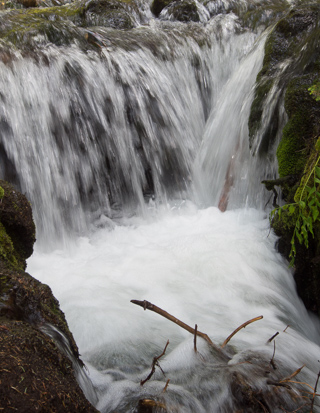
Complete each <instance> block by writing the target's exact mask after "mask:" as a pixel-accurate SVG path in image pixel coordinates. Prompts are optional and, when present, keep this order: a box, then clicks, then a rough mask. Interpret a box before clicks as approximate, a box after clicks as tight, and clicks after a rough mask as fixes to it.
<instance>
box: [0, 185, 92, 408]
mask: <svg viewBox="0 0 320 413" xmlns="http://www.w3.org/2000/svg"><path fill="white" fill-rule="evenodd" d="M0 188H1V189H2V190H3V193H2V191H1V194H2V195H3V196H2V198H1V199H0V346H1V349H2V350H1V354H0V365H1V381H0V406H1V407H2V408H3V409H4V411H9V409H10V410H15V411H19V412H31V411H35V410H37V411H43V412H44V411H46V412H61V411H68V412H89V413H91V412H92V413H93V412H96V409H94V408H93V407H92V406H91V404H90V403H89V402H88V400H87V399H86V398H85V396H84V394H83V392H82V390H81V389H80V387H79V386H78V383H77V381H76V378H75V370H74V369H75V364H77V365H79V366H81V365H82V362H81V360H80V359H79V354H78V349H77V346H76V343H75V341H74V339H73V336H72V334H71V333H70V331H69V328H68V325H67V322H66V320H65V316H64V314H63V313H62V311H61V310H60V308H59V302H58V301H57V300H56V299H55V297H54V296H53V295H52V292H51V290H50V288H49V287H48V286H47V285H44V284H42V283H40V282H39V281H37V280H36V279H34V278H33V277H32V276H31V275H29V274H28V273H26V272H25V271H24V269H25V268H26V259H27V258H28V257H29V256H30V255H31V254H32V251H33V244H34V242H35V225H34V222H33V219H32V210H31V206H30V204H29V202H28V200H27V199H26V197H25V196H24V195H22V194H21V193H19V192H18V191H17V190H16V189H15V188H14V187H13V186H12V185H10V184H8V183H7V182H4V181H0ZM1 194H0V195H1ZM48 326H54V328H55V329H58V331H60V332H61V333H62V334H63V335H64V337H65V338H66V340H67V342H68V346H69V351H70V353H71V354H72V361H71V359H69V358H68V357H66V353H63V352H62V351H61V349H59V343H58V342H56V341H53V340H52V339H51V338H50V337H49V336H48V335H47V334H44V332H43V331H44V329H45V328H48Z"/></svg>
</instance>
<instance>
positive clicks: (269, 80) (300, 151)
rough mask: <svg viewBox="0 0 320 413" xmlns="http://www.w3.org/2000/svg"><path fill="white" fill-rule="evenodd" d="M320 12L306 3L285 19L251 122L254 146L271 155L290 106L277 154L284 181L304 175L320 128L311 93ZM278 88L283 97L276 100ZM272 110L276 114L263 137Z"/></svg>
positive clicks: (319, 57)
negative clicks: (309, 147) (266, 115)
mask: <svg viewBox="0 0 320 413" xmlns="http://www.w3.org/2000/svg"><path fill="white" fill-rule="evenodd" d="M319 13H320V5H319V4H313V5H305V6H302V7H299V8H296V9H292V10H291V11H290V12H289V13H287V15H286V16H285V17H283V18H282V19H280V21H279V22H278V23H277V24H276V25H275V27H274V29H273V30H272V32H271V33H270V35H269V36H268V39H267V41H266V45H265V57H264V61H263V67H262V69H261V71H260V73H259V75H258V77H257V87H256V90H255V97H254V101H253V104H252V107H251V113H250V118H249V133H250V144H251V146H253V147H254V146H255V145H259V148H258V153H259V154H260V156H261V155H263V154H265V153H267V152H268V150H269V148H270V147H271V146H272V144H273V143H274V139H275V137H276V133H277V129H278V127H279V125H281V122H282V121H283V114H282V102H284V107H285V111H286V113H287V115H288V122H287V125H286V126H285V128H284V129H283V134H282V141H281V143H280V146H279V149H278V153H277V155H278V161H279V174H280V176H281V177H283V176H286V175H288V174H296V175H297V176H298V175H299V174H300V173H301V172H302V171H303V167H304V162H305V161H306V159H307V157H308V149H307V148H308V145H309V144H310V141H312V139H313V138H314V137H315V135H316V134H317V130H318V129H319V126H318V125H319V120H320V112H319V108H320V106H319V105H318V104H317V102H316V101H315V100H314V99H312V98H311V97H310V94H309V92H308V87H310V86H311V85H312V83H313V82H314V80H315V79H316V78H317V77H318V76H319V63H320V50H319V45H318V39H319V36H320V28H319V15H320V14H319ZM273 87H274V89H273ZM274 90H276V91H277V94H276V95H275V94H274V95H273V96H272V93H274ZM275 99H276V102H274V100H275ZM266 107H267V109H268V110H269V111H270V112H271V113H270V114H269V123H268V124H267V125H265V124H264V125H263V131H264V132H263V136H261V132H260V128H261V122H262V119H264V113H265V108H266ZM258 137H259V139H261V141H260V142H259V143H257V142H256V139H258ZM311 144H312V142H311Z"/></svg>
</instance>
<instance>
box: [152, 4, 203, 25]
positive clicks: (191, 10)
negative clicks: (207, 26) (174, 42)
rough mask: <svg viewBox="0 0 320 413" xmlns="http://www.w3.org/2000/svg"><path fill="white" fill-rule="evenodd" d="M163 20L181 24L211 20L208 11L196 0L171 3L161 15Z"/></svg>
mask: <svg viewBox="0 0 320 413" xmlns="http://www.w3.org/2000/svg"><path fill="white" fill-rule="evenodd" d="M160 17H161V18H164V19H168V20H172V21H180V22H184V23H187V22H196V23H198V22H202V23H205V22H206V21H208V20H209V18H210V14H209V12H208V10H207V9H206V8H205V7H204V6H203V5H202V4H201V3H199V2H197V1H195V0H182V1H181V0H179V1H174V2H171V3H170V4H169V5H168V6H167V7H166V8H165V9H163V10H162V12H161V14H160Z"/></svg>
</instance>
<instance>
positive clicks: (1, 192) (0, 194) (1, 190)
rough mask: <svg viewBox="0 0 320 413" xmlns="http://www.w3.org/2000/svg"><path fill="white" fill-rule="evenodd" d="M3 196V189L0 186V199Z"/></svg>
mask: <svg viewBox="0 0 320 413" xmlns="http://www.w3.org/2000/svg"><path fill="white" fill-rule="evenodd" d="M3 197H4V189H3V188H2V186H0V200H1V199H2V198H3Z"/></svg>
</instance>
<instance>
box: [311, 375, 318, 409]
mask: <svg viewBox="0 0 320 413" xmlns="http://www.w3.org/2000/svg"><path fill="white" fill-rule="evenodd" d="M319 377H320V371H319V373H318V376H317V380H316V384H315V386H314V392H313V395H312V402H311V410H310V412H311V413H312V412H313V405H314V398H315V396H316V393H317V387H318V382H319Z"/></svg>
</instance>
